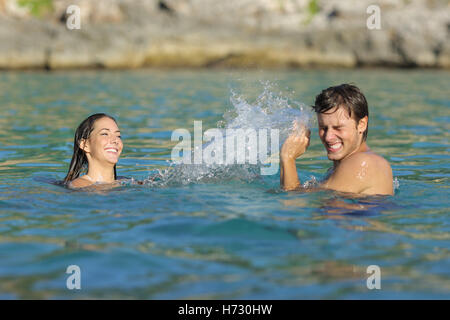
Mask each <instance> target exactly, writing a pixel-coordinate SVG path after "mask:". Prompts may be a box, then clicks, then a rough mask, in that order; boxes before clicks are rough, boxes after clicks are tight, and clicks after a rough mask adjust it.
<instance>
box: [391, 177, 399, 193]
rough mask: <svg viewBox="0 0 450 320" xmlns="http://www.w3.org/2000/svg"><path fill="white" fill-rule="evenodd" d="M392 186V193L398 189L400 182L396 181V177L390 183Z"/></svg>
mask: <svg viewBox="0 0 450 320" xmlns="http://www.w3.org/2000/svg"><path fill="white" fill-rule="evenodd" d="M392 186H393V188H394V192H395V191H397V190H398V189H399V188H400V181H398V179H397V177H395V178H394V181H393V182H392Z"/></svg>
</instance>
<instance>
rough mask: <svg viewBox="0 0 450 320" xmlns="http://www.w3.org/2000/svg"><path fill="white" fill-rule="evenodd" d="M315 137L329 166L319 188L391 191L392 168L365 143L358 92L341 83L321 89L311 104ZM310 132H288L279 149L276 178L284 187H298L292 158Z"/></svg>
mask: <svg viewBox="0 0 450 320" xmlns="http://www.w3.org/2000/svg"><path fill="white" fill-rule="evenodd" d="M313 109H314V111H315V112H316V114H317V120H318V125H319V137H320V140H322V143H323V145H324V146H325V149H326V151H327V155H328V159H330V160H331V161H333V168H332V171H331V173H330V174H329V175H328V176H327V178H326V180H325V181H324V182H323V183H322V184H321V187H322V188H325V189H332V190H336V191H342V192H351V193H357V194H368V195H370V194H372V195H373V194H380V195H392V194H393V193H394V191H393V185H392V184H393V181H392V169H391V166H390V165H389V163H388V162H387V161H386V160H385V159H384V158H382V157H381V156H379V155H377V154H375V153H374V152H372V151H371V150H370V149H369V146H368V145H367V142H366V139H367V132H368V123H369V110H368V106H367V101H366V98H365V97H364V95H363V94H362V92H361V91H360V90H359V89H358V88H357V87H356V86H353V85H349V84H341V85H339V86H335V87H330V88H328V89H326V90H323V91H322V92H321V93H320V94H319V95H318V96H317V97H316V101H315V104H314V106H313ZM309 139H310V132H309V130H308V132H306V133H305V134H303V135H301V136H299V135H295V134H294V135H291V136H289V137H288V138H287V139H286V141H285V142H284V144H283V146H282V148H281V152H280V164H281V171H280V182H281V187H282V188H283V189H284V190H287V191H289V190H297V189H302V186H301V184H300V181H299V179H298V175H297V168H296V166H295V159H297V158H298V157H299V156H301V155H302V154H303V153H305V151H306V149H307V148H308V146H309Z"/></svg>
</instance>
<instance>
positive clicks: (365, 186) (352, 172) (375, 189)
mask: <svg viewBox="0 0 450 320" xmlns="http://www.w3.org/2000/svg"><path fill="white" fill-rule="evenodd" d="M334 175H335V177H334V178H335V181H334V183H335V184H336V185H339V186H343V187H342V188H343V189H342V191H351V192H356V193H367V194H391V193H392V191H391V188H392V169H391V166H390V164H389V162H388V161H387V160H386V159H384V158H383V157H382V156H380V155H377V154H376V153H374V152H371V151H369V152H358V153H355V154H353V155H351V156H350V157H348V158H347V159H345V160H343V161H342V162H341V163H340V164H339V167H338V168H337V170H336V171H335V172H334Z"/></svg>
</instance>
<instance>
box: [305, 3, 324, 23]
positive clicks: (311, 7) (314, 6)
mask: <svg viewBox="0 0 450 320" xmlns="http://www.w3.org/2000/svg"><path fill="white" fill-rule="evenodd" d="M307 10H308V17H307V18H306V19H305V21H304V24H309V23H310V22H311V20H312V19H313V18H314V16H315V15H316V14H318V13H319V11H320V7H319V1H318V0H309V2H308V7H307Z"/></svg>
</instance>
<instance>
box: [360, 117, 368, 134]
mask: <svg viewBox="0 0 450 320" xmlns="http://www.w3.org/2000/svg"><path fill="white" fill-rule="evenodd" d="M368 120H369V118H368V117H367V116H365V117H364V118H361V119H359V122H358V132H360V133H363V132H364V131H366V129H367V122H368Z"/></svg>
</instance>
